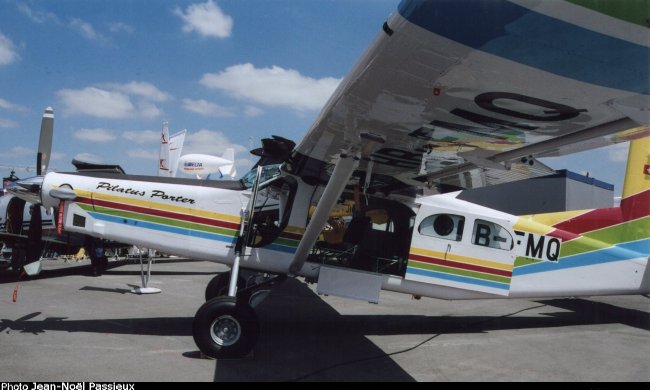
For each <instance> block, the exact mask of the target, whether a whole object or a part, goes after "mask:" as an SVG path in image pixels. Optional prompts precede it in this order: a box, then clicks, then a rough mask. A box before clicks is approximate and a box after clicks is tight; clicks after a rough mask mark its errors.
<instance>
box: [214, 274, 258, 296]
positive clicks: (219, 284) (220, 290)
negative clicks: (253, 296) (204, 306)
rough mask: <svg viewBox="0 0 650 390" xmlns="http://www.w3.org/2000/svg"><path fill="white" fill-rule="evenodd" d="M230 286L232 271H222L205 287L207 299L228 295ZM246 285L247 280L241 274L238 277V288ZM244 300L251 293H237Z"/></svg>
mask: <svg viewBox="0 0 650 390" xmlns="http://www.w3.org/2000/svg"><path fill="white" fill-rule="evenodd" d="M229 287H230V271H228V272H224V273H221V274H219V275H217V276H215V277H214V278H212V280H211V281H210V283H208V286H207V287H206V288H205V300H206V301H209V300H210V299H212V298H216V297H222V296H227V295H228V288H229ZM244 287H246V280H244V278H242V277H241V276H240V277H238V278H237V290H241V289H243V288H244ZM237 296H238V297H240V298H241V299H242V301H246V302H247V301H248V298H249V297H250V294H245V296H242V294H237Z"/></svg>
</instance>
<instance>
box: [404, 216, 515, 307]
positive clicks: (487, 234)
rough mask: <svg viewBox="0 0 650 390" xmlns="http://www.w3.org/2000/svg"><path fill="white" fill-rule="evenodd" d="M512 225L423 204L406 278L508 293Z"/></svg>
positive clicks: (414, 232)
mask: <svg viewBox="0 0 650 390" xmlns="http://www.w3.org/2000/svg"><path fill="white" fill-rule="evenodd" d="M510 225H511V224H510V223H509V222H508V221H506V220H504V219H500V218H498V217H491V216H490V217H488V216H480V215H477V214H473V213H468V212H463V211H458V210H453V209H444V208H439V207H434V206H431V205H424V204H423V205H422V207H421V208H420V210H419V211H418V214H417V217H416V220H415V227H414V229H413V239H412V241H411V248H410V252H409V259H408V264H407V270H406V275H405V278H406V279H408V280H415V281H420V282H424V283H430V284H436V285H442V286H449V287H456V288H462V289H466V290H473V291H481V292H486V293H492V294H498V295H508V294H509V291H510V280H511V277H512V267H513V264H514V260H515V255H514V251H513V248H514V241H513V234H512V232H511V229H510V228H509V226H510Z"/></svg>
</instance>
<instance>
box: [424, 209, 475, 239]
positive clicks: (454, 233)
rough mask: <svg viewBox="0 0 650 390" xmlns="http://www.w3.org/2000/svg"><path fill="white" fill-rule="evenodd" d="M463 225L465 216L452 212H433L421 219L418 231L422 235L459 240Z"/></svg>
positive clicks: (461, 235)
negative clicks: (433, 213)
mask: <svg viewBox="0 0 650 390" xmlns="http://www.w3.org/2000/svg"><path fill="white" fill-rule="evenodd" d="M464 226H465V217H462V216H460V215H454V214H435V215H431V216H428V217H426V218H425V219H423V220H422V222H420V226H419V227H418V231H419V232H420V234H422V235H423V236H431V237H437V238H443V239H445V240H452V241H460V240H461V238H462V237H463V227H464Z"/></svg>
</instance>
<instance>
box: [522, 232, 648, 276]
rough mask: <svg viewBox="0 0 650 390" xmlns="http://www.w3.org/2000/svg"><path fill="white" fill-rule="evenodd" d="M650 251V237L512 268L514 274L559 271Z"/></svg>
mask: <svg viewBox="0 0 650 390" xmlns="http://www.w3.org/2000/svg"><path fill="white" fill-rule="evenodd" d="M649 251H650V238H647V239H644V240H639V241H634V242H627V243H624V244H618V245H616V246H612V247H609V248H605V249H600V250H597V251H593V252H587V253H580V254H578V255H573V256H568V257H564V258H561V259H560V260H559V261H558V262H552V261H543V262H541V263H535V264H530V265H525V266H523V267H517V268H515V269H513V270H512V276H513V277H514V276H518V275H527V274H533V273H538V272H548V271H557V270H560V269H566V268H575V267H585V266H588V265H594V264H604V263H612V262H615V261H625V260H632V259H638V258H643V257H647V256H648V252H649Z"/></svg>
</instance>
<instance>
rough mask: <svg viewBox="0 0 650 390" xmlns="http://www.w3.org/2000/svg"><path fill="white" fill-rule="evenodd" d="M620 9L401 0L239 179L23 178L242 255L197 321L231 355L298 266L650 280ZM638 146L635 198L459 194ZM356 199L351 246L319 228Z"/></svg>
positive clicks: (128, 229) (178, 242)
mask: <svg viewBox="0 0 650 390" xmlns="http://www.w3.org/2000/svg"><path fill="white" fill-rule="evenodd" d="M619 4H622V3H614V4H611V3H608V5H611V6H612V8H617V7H618V6H619ZM632 7H634V5H632ZM612 8H608V7H604V6H603V7H602V8H601V3H590V2H588V3H580V4H574V3H571V2H534V1H528V0H513V1H505V0H498V1H489V2H481V1H431V0H403V1H402V2H401V3H400V4H399V6H398V8H397V12H395V13H393V14H392V15H391V16H390V17H389V18H388V19H387V20H386V22H384V24H383V26H382V27H381V29H380V30H379V33H378V36H377V37H376V38H375V40H374V41H373V42H372V43H371V45H370V47H369V48H368V49H367V51H366V52H365V53H364V54H363V55H362V57H361V59H360V60H359V62H358V63H357V64H356V65H355V66H354V67H353V69H352V70H351V71H350V73H349V74H348V76H346V78H345V79H343V81H342V82H341V83H340V85H339V86H338V88H337V89H336V91H335V92H334V93H333V95H332V96H331V98H330V99H329V100H328V102H327V103H326V104H325V106H324V108H323V109H322V111H321V113H320V114H319V116H318V117H317V118H316V120H315V122H314V124H313V125H312V126H311V128H310V129H309V130H308V132H307V134H306V136H305V137H304V138H303V139H302V140H301V141H300V142H299V143H298V144H297V145H296V146H295V147H294V146H293V145H295V144H293V143H292V142H291V141H289V140H285V139H282V138H281V137H274V138H270V139H267V142H266V144H265V147H264V148H263V152H262V153H260V155H261V157H262V159H261V160H260V162H258V164H257V166H256V168H255V169H254V170H253V171H251V172H250V173H249V174H247V175H245V176H244V177H243V178H242V179H241V180H238V181H234V180H232V181H228V180H224V181H197V180H192V179H183V178H160V177H151V176H138V175H126V176H125V175H111V174H106V173H101V174H100V173H91V174H82V173H48V174H47V175H45V176H44V177H43V176H41V177H37V178H33V179H32V180H28V181H18V182H16V183H13V185H12V187H11V189H10V191H12V192H13V193H15V194H16V195H17V196H21V197H23V198H24V199H28V200H30V201H33V202H39V203H41V204H43V205H44V206H45V207H53V206H59V212H60V214H59V215H61V220H62V225H63V229H64V230H65V231H72V232H81V233H84V234H88V235H91V236H94V237H101V238H104V239H110V240H116V241H120V242H129V243H133V244H136V245H142V246H145V247H148V248H154V249H156V250H159V251H162V252H165V253H170V254H175V255H179V256H187V257H192V258H195V259H201V260H209V261H214V262H218V263H223V264H226V265H228V266H230V267H231V271H230V272H228V273H222V274H220V275H218V276H216V277H215V278H214V279H212V280H211V281H210V283H209V284H208V286H207V287H206V292H205V295H206V297H205V298H206V302H205V303H204V304H203V305H201V307H200V308H199V309H198V310H197V312H196V315H195V317H194V321H193V324H192V334H193V338H194V341H195V342H196V344H197V346H198V348H199V350H200V351H201V352H202V353H203V354H205V355H207V356H210V357H214V358H224V357H242V356H246V355H247V354H248V353H249V352H250V351H251V350H252V349H253V348H254V346H255V344H256V341H257V338H258V334H259V330H260V322H259V319H258V318H257V315H256V314H255V310H254V307H255V306H256V305H257V304H259V303H260V302H261V301H262V299H263V298H264V297H265V296H266V295H267V294H268V292H269V291H271V290H272V288H273V287H274V286H275V285H277V284H279V283H281V282H282V281H283V280H285V279H286V278H288V277H304V278H305V280H306V281H307V282H314V283H317V291H318V292H319V293H321V294H334V295H339V296H343V297H347V298H356V299H363V300H366V301H370V302H379V296H380V291H382V290H387V291H394V292H399V293H404V294H407V295H412V296H416V297H431V298H440V299H487V298H542V297H557V296H584V295H589V296H590V295H609V294H643V293H648V292H649V291H650V271H649V270H648V256H649V255H650V209H649V205H650V202H649V200H650V199H649V198H650V168H649V166H650V159H649V158H650V157H649V155H650V126H649V125H650V110H649V107H650V104H649V101H650V96H649V93H650V91H649V89H650V85H649V83H648V80H650V76H649V72H650V67H649V66H648V59H649V58H650V48H649V45H648V42H647V28H646V26H645V25H643V21H638V22H636V24H635V20H633V18H632V19H630V18H626V19H625V20H624V19H621V18H620V17H619V16H617V15H618V14H616V13H615V12H614V11H613V10H612ZM632 14H634V13H631V15H632ZM639 14H640V15H641V14H642V13H639ZM624 141H629V144H630V150H629V154H628V164H627V172H626V178H625V179H626V180H625V184H624V189H623V196H622V201H621V204H620V206H618V207H612V208H605V209H596V210H581V211H565V212H558V213H550V214H541V215H528V216H514V215H510V214H507V213H503V212H498V211H496V210H493V209H489V208H486V207H482V206H478V205H475V204H472V203H469V202H466V201H463V200H460V199H458V198H457V194H458V192H457V191H453V190H454V189H456V190H458V189H471V188H477V187H483V186H489V185H492V184H494V183H495V182H497V181H503V180H517V179H520V178H522V177H526V175H533V174H534V170H535V167H536V161H537V158H540V157H547V156H559V155H566V154H570V153H574V152H576V151H581V150H587V149H592V148H597V147H600V146H604V145H608V144H613V143H618V142H624ZM292 144H293V145H292ZM287 146H290V147H287ZM436 189H437V190H439V193H437V194H427V195H425V194H424V191H425V190H427V191H434V190H436ZM513 196H517V194H513ZM350 201H352V203H353V204H354V207H353V216H352V219H351V220H350V221H349V222H348V223H347V225H346V226H345V232H344V235H343V237H342V240H341V242H340V243H338V244H336V243H335V244H332V243H330V242H324V240H321V239H320V237H321V232H322V230H323V228H324V226H325V225H326V222H327V220H328V219H329V218H330V214H331V212H332V210H335V209H337V206H338V205H342V206H343V207H346V206H345V205H346V204H349V203H350ZM312 206H314V207H315V209H313V210H312V212H311V213H310V211H309V210H310V209H311V207H312Z"/></svg>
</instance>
